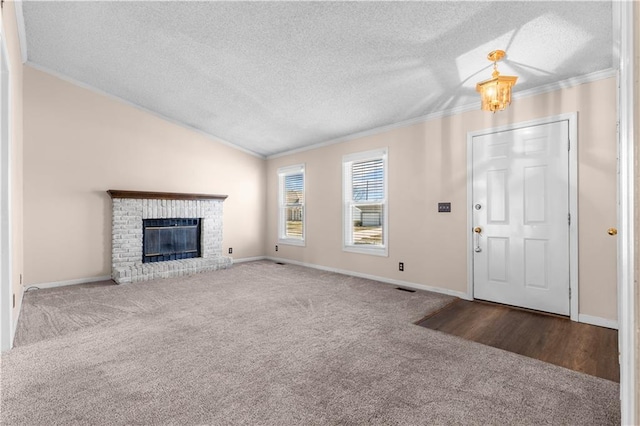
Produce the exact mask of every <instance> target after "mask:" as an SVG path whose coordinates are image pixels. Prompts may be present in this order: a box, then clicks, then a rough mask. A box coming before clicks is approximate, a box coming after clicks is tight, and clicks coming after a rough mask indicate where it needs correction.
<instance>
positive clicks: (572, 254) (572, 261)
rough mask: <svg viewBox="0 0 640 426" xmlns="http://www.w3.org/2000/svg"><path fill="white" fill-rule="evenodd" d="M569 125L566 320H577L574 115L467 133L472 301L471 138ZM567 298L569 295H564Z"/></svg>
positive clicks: (470, 292)
mask: <svg viewBox="0 0 640 426" xmlns="http://www.w3.org/2000/svg"><path fill="white" fill-rule="evenodd" d="M558 121H568V122H569V143H570V145H571V149H570V150H569V213H570V214H571V225H570V226H569V289H570V291H571V300H570V301H569V309H570V311H569V312H570V317H571V320H572V321H578V185H577V183H578V113H577V112H574V113H569V114H561V115H554V116H552V117H545V118H540V119H536V120H529V121H523V122H520V123H513V124H508V125H506V126H500V127H493V128H490V129H483V130H478V131H475V132H468V133H467V296H468V298H469V300H473V232H472V230H473V213H472V212H473V203H474V201H473V138H474V137H475V136H483V135H488V134H492V133H499V132H504V131H509V130H515V129H521V128H524V127H531V126H539V125H541V124H549V123H556V122H558ZM567 297H569V295H567Z"/></svg>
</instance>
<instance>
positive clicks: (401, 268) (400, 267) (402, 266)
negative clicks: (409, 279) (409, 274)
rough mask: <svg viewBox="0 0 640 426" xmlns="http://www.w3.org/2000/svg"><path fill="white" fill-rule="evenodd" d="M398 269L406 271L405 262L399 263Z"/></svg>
mask: <svg viewBox="0 0 640 426" xmlns="http://www.w3.org/2000/svg"><path fill="white" fill-rule="evenodd" d="M398 271H404V262H400V263H398Z"/></svg>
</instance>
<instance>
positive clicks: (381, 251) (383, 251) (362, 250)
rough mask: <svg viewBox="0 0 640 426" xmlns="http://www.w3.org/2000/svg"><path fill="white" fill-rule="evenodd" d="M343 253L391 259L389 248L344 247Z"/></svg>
mask: <svg viewBox="0 0 640 426" xmlns="http://www.w3.org/2000/svg"><path fill="white" fill-rule="evenodd" d="M342 251H347V252H349V253H359V254H369V255H373V256H382V257H389V253H388V250H387V247H386V246H385V247H366V246H363V247H360V246H343V247H342Z"/></svg>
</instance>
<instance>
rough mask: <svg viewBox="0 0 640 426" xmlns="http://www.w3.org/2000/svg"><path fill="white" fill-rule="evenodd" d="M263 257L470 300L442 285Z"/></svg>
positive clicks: (460, 292)
mask: <svg viewBox="0 0 640 426" xmlns="http://www.w3.org/2000/svg"><path fill="white" fill-rule="evenodd" d="M264 259H268V260H272V261H274V262H282V263H290V264H292V265H298V266H306V267H307V268H313V269H319V270H321V271H327V272H335V273H337V274H342V275H349V276H352V277H358V278H365V279H368V280H373V281H380V282H382V283H385V284H392V285H399V286H402V287H409V288H413V289H416V290H425V291H432V292H434V293H440V294H446V295H448V296H454V297H459V298H460V299H465V300H471V299H470V298H469V296H468V295H467V293H465V292H462V291H456V290H449V289H447V288H442V287H432V286H430V285H426V284H418V283H412V282H409V281H402V280H394V279H393V278H386V277H379V276H376V275H369V274H363V273H360V272H354V271H349V270H346V269H338V268H330V267H328V266H322V265H315V264H313V263H306V262H298V261H297V260H291V259H282V258H279V257H271V256H267V257H265V258H264Z"/></svg>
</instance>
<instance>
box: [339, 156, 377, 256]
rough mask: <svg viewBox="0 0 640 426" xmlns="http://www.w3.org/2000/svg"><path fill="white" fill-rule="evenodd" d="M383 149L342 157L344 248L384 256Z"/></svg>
mask: <svg viewBox="0 0 640 426" xmlns="http://www.w3.org/2000/svg"><path fill="white" fill-rule="evenodd" d="M386 163H387V154H386V150H378V151H369V152H364V153H358V154H352V155H349V156H345V157H344V159H343V181H344V182H343V185H344V207H343V209H344V212H343V213H344V225H343V227H344V249H345V250H346V251H354V252H358V253H369V254H377V255H383V256H386V255H387V208H386V203H387V170H386Z"/></svg>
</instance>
